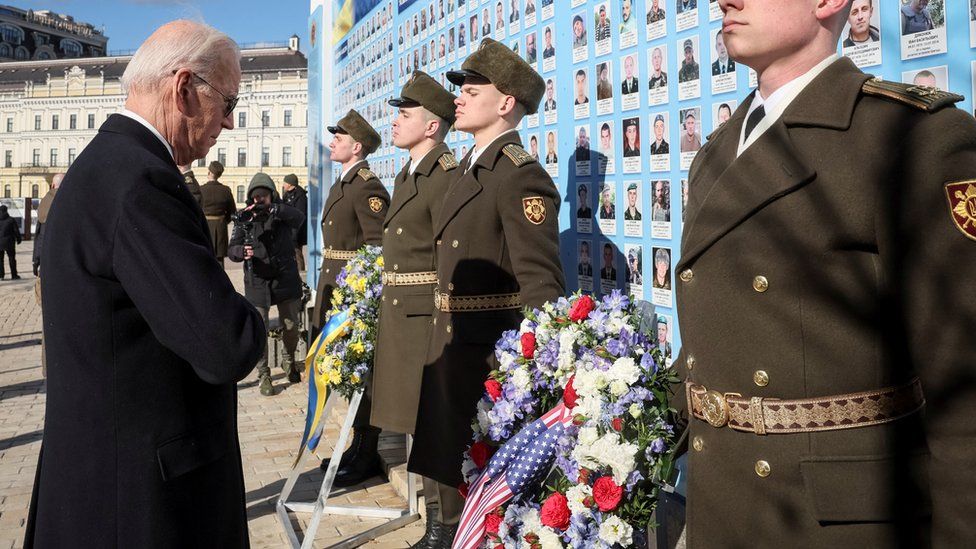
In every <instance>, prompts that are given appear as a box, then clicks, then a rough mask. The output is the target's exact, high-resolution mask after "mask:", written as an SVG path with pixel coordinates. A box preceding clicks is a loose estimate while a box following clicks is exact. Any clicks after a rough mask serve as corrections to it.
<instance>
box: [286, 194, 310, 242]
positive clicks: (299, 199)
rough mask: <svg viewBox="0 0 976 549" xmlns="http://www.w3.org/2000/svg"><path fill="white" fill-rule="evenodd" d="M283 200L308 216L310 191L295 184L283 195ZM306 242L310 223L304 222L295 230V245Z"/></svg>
mask: <svg viewBox="0 0 976 549" xmlns="http://www.w3.org/2000/svg"><path fill="white" fill-rule="evenodd" d="M281 200H282V202H284V203H285V204H288V205H289V206H291V207H292V208H295V209H296V210H298V211H300V212H302V214H303V215H305V216H308V192H306V191H305V189H303V188H301V187H299V186H298V185H295V188H293V189H292V190H290V191H287V192H285V193H283V194H282V195H281ZM306 243H308V225H307V223H302V226H301V227H299V228H298V229H297V230H296V231H295V246H296V247H300V246H304V245H305V244H306Z"/></svg>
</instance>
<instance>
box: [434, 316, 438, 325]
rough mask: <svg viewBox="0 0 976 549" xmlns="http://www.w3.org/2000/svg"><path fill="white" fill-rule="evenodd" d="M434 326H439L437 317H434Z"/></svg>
mask: <svg viewBox="0 0 976 549" xmlns="http://www.w3.org/2000/svg"><path fill="white" fill-rule="evenodd" d="M434 326H437V319H436V318H435V319H434Z"/></svg>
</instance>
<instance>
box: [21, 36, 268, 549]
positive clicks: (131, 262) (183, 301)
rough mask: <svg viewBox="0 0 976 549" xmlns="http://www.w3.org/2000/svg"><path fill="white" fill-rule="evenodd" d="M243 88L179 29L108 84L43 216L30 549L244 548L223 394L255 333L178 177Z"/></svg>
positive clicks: (235, 442) (233, 388) (229, 50)
mask: <svg viewBox="0 0 976 549" xmlns="http://www.w3.org/2000/svg"><path fill="white" fill-rule="evenodd" d="M240 79H241V68H240V52H239V50H238V48H237V45H236V44H235V43H234V41H233V40H231V39H230V38H229V37H227V35H225V34H223V33H221V32H219V31H217V30H215V29H213V28H212V27H209V26H206V25H204V24H202V23H195V22H191V21H174V22H171V23H168V24H166V25H164V26H163V27H161V28H160V29H158V30H156V31H155V32H154V33H153V34H152V35H151V36H150V37H149V38H148V39H147V40H146V42H145V43H144V44H143V45H142V46H141V47H140V48H139V50H138V51H137V52H136V54H135V55H134V56H133V57H132V60H131V61H130V62H129V64H128V66H127V67H126V71H125V73H124V74H123V76H122V84H123V87H124V89H126V90H127V97H126V101H125V108H124V110H122V111H121V112H120V113H118V114H112V115H111V116H109V117H108V120H106V121H105V123H104V124H102V126H101V127H100V128H99V130H98V133H97V134H96V135H95V137H94V138H93V139H92V140H91V142H90V143H89V144H88V145H87V146H86V147H85V149H84V150H83V151H82V152H81V154H79V155H78V158H77V159H76V160H75V161H74V163H73V164H72V165H71V169H70V170H69V172H68V175H67V176H66V177H65V183H64V185H62V187H61V189H60V190H59V191H58V195H57V200H55V201H54V203H53V205H52V206H51V213H50V216H49V217H48V220H47V223H48V225H47V227H46V228H45V231H46V236H45V246H44V251H43V253H42V255H41V265H43V268H44V276H43V277H41V284H42V289H43V292H44V303H43V314H44V344H45V347H46V350H47V387H46V393H47V394H46V402H45V412H44V414H45V415H44V430H43V432H44V439H43V442H42V446H41V451H40V454H39V458H38V463H37V476H36V477H35V480H34V489H33V495H32V496H31V504H30V511H29V513H28V517H27V526H26V535H25V538H24V547H25V548H27V549H57V548H61V547H79V546H82V547H139V548H142V549H163V548H171V547H220V548H222V549H229V548H233V549H244V548H246V547H248V546H249V545H250V543H249V540H248V531H247V513H246V510H245V491H244V474H243V467H242V465H241V450H240V441H239V439H238V434H237V382H238V381H240V380H242V379H244V378H245V377H247V375H248V374H249V373H250V372H251V370H253V369H254V365H255V364H256V363H257V361H258V359H259V358H260V356H261V355H262V354H263V353H264V346H265V342H266V341H267V338H266V335H265V334H266V331H265V328H264V323H263V322H262V321H261V315H260V314H258V312H257V311H256V310H255V309H254V307H253V306H252V305H251V304H250V303H248V302H247V300H246V299H245V298H244V296H242V295H240V294H238V293H237V291H236V290H235V289H234V285H233V284H231V281H230V280H229V279H228V278H227V275H226V274H225V273H224V270H223V269H221V268H220V264H219V263H217V261H216V260H215V259H214V256H213V252H212V251H211V249H210V238H209V236H207V224H206V222H205V220H204V219H203V216H202V215H201V214H200V207H199V205H198V204H197V203H196V201H195V200H194V199H193V196H192V195H191V194H190V192H189V191H188V190H187V188H186V185H185V184H184V181H183V176H182V174H181V173H180V170H179V168H177V166H178V165H180V164H186V163H189V162H192V161H193V159H195V158H204V157H205V156H206V155H207V153H208V152H209V150H210V147H211V145H212V144H213V143H214V141H213V137H214V136H218V135H219V134H220V133H221V130H222V129H223V128H226V129H230V128H233V127H234V123H233V119H232V117H231V114H232V113H233V112H234V106H235V104H236V97H237V91H238V88H239V86H240Z"/></svg>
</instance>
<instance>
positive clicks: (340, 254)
mask: <svg viewBox="0 0 976 549" xmlns="http://www.w3.org/2000/svg"><path fill="white" fill-rule="evenodd" d="M354 257H356V250H333V249H332V248H326V249H325V250H322V259H339V260H341V261H349V260H350V259H352V258H354Z"/></svg>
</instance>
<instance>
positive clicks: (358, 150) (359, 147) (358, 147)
mask: <svg viewBox="0 0 976 549" xmlns="http://www.w3.org/2000/svg"><path fill="white" fill-rule="evenodd" d="M362 152H363V144H362V143H360V142H359V141H353V142H352V154H354V155H355V156H362Z"/></svg>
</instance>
